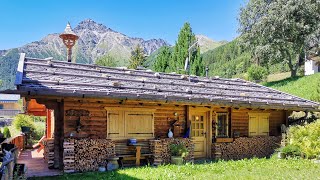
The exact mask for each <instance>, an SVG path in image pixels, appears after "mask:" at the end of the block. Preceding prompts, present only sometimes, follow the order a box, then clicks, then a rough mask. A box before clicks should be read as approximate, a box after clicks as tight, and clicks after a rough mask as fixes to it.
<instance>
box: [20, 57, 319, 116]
mask: <svg viewBox="0 0 320 180" xmlns="http://www.w3.org/2000/svg"><path fill="white" fill-rule="evenodd" d="M16 85H17V88H18V91H19V92H28V93H29V94H33V95H55V96H57V95H58V96H63V97H68V96H77V97H97V98H108V97H109V98H126V99H146V100H157V101H177V102H185V103H196V104H217V105H226V106H228V105H230V106H240V105H241V106H245V107H253V106H254V107H261V108H267V109H292V110H319V106H320V105H319V104H318V103H316V102H313V101H310V100H306V99H302V98H299V97H296V96H293V95H290V94H287V93H283V92H280V91H277V90H274V89H271V88H268V87H265V86H262V85H259V84H255V83H252V82H249V81H245V80H242V79H224V78H215V77H214V78H205V77H197V76H191V80H190V81H189V79H188V77H187V76H186V75H181V74H168V73H158V72H152V71H148V70H132V69H125V68H109V67H101V66H96V65H88V64H76V63H70V62H64V61H55V60H51V59H49V60H47V59H37V58H28V57H25V55H24V54H22V55H21V58H20V62H19V67H18V73H17V79H16Z"/></svg>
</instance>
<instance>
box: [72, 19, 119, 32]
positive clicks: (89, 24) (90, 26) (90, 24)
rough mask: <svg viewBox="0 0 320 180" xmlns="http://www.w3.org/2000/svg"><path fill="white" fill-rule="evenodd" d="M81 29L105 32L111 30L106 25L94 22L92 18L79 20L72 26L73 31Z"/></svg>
mask: <svg viewBox="0 0 320 180" xmlns="http://www.w3.org/2000/svg"><path fill="white" fill-rule="evenodd" d="M83 30H87V31H96V32H98V33H105V32H107V31H113V30H112V29H110V28H108V27H107V26H105V25H103V24H99V23H97V22H95V21H94V20H92V19H85V20H83V21H81V22H80V23H79V24H78V25H77V26H76V27H75V28H74V31H75V32H80V31H83Z"/></svg>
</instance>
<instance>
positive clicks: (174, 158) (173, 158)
mask: <svg viewBox="0 0 320 180" xmlns="http://www.w3.org/2000/svg"><path fill="white" fill-rule="evenodd" d="M171 164H175V165H183V158H182V157H181V156H171Z"/></svg>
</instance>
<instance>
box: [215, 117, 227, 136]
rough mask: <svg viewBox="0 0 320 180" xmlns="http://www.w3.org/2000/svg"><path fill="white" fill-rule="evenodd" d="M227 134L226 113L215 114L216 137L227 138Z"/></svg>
mask: <svg viewBox="0 0 320 180" xmlns="http://www.w3.org/2000/svg"><path fill="white" fill-rule="evenodd" d="M228 133H229V123H228V113H217V117H216V137H228Z"/></svg>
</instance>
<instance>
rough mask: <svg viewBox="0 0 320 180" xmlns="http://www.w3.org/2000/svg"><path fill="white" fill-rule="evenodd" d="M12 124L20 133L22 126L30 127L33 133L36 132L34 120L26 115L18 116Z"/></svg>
mask: <svg viewBox="0 0 320 180" xmlns="http://www.w3.org/2000/svg"><path fill="white" fill-rule="evenodd" d="M12 124H13V126H14V127H15V128H16V129H17V130H19V131H20V130H21V127H22V126H26V127H30V130H31V131H34V129H35V125H34V122H33V118H32V117H31V116H28V115H24V114H18V115H16V116H15V117H14V120H13V122H12Z"/></svg>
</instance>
